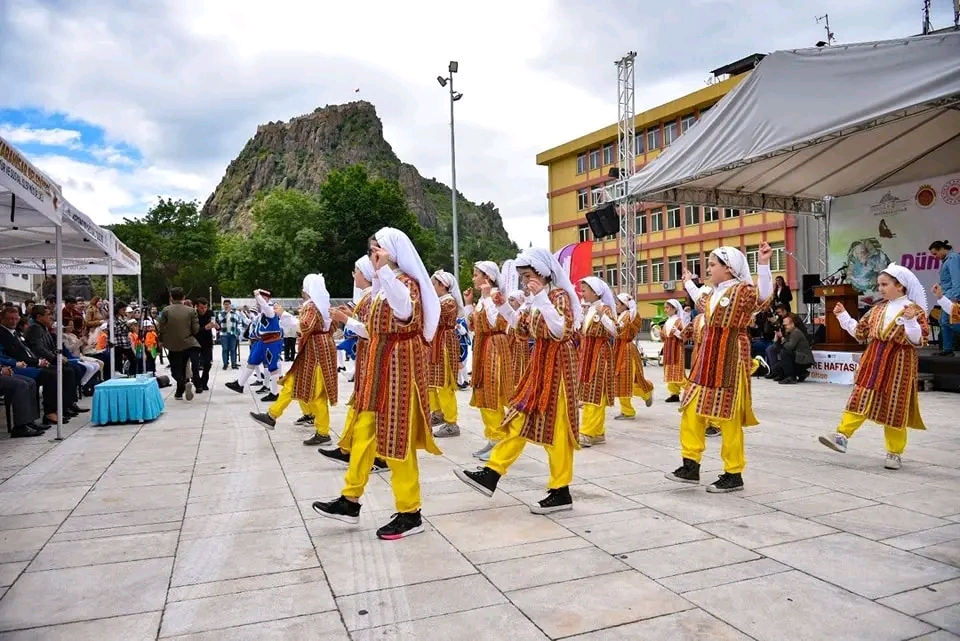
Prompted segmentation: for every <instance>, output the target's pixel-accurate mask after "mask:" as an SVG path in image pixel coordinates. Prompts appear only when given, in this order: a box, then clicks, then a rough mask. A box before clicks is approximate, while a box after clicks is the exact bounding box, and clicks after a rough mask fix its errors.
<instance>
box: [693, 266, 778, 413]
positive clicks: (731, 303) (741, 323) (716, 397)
mask: <svg viewBox="0 0 960 641" xmlns="http://www.w3.org/2000/svg"><path fill="white" fill-rule="evenodd" d="M715 296H719V297H720V298H719V300H718V301H717V305H716V307H715V308H714V309H713V311H711V310H710V299H711V298H712V297H715ZM701 298H702V300H701V301H700V302H699V303H698V304H699V305H702V308H703V309H704V312H703V314H702V316H704V321H703V322H704V330H703V340H702V341H701V343H700V349H699V350H698V351H697V358H696V360H695V361H694V362H693V363H692V365H691V368H690V376H689V380H688V383H687V385H686V387H684V389H683V396H682V397H681V398H680V406H681V407H686V406H687V404H688V403H690V402H691V401H692V400H693V398H694V397H695V396H696V398H697V408H696V411H697V414H698V415H700V416H703V417H706V418H715V419H720V420H729V419H732V418H738V419H739V420H740V421H741V423H742V425H743V426H750V425H757V419H756V416H754V414H753V407H752V402H751V398H750V367H751V359H750V336H749V334H748V332H747V328H748V327H749V326H750V322H751V321H752V319H753V316H754V314H756V313H757V311H759V310H760V309H763V308H766V307H768V306H769V305H770V302H771V300H772V297H771V299H770V300H765V301H761V300H759V296H758V290H757V288H756V287H755V286H754V285H753V284H752V283H742V282H741V283H737V284H736V285H733V286H732V287H730V288H728V289H725V290H723V291H722V292H717V291H716V290H714V291H711V292H708V293H704V294H703V296H702V297H701ZM740 389H743V391H744V394H745V395H746V396H745V398H741V399H739V401H740V408H741V410H742V414H741V415H740V416H738V417H734V407H736V406H737V400H738V399H737V393H738V391H739V390H740Z"/></svg>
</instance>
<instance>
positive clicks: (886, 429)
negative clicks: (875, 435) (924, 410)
mask: <svg viewBox="0 0 960 641" xmlns="http://www.w3.org/2000/svg"><path fill="white" fill-rule="evenodd" d="M866 420H867V417H866V416H863V415H861V414H854V413H853V412H847V411H844V412H843V415H842V416H841V417H840V425H838V426H837V431H838V432H840V433H841V434H843V435H844V436H846V437H847V438H850V437H851V436H853V433H854V432H856V431H857V430H858V429H860V426H861V425H863V423H864V422H865V421H866ZM883 440H884V444H885V446H886V448H887V451H888V452H890V453H891V454H903V450H905V449H907V428H905V427H903V428H897V427H890V426H889V425H884V426H883Z"/></svg>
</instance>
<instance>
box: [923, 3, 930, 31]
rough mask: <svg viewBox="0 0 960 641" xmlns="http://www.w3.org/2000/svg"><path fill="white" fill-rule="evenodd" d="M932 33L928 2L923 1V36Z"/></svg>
mask: <svg viewBox="0 0 960 641" xmlns="http://www.w3.org/2000/svg"><path fill="white" fill-rule="evenodd" d="M932 31H933V24H931V23H930V0H923V30H922V33H923V35H927V34H929V33H930V32H932Z"/></svg>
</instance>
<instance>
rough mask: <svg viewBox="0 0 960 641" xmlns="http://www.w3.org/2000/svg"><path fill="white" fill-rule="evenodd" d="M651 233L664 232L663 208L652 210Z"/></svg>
mask: <svg viewBox="0 0 960 641" xmlns="http://www.w3.org/2000/svg"><path fill="white" fill-rule="evenodd" d="M650 231H663V207H658V208H656V209H651V210H650Z"/></svg>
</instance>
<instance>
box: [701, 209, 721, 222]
mask: <svg viewBox="0 0 960 641" xmlns="http://www.w3.org/2000/svg"><path fill="white" fill-rule="evenodd" d="M718 220H720V210H719V209H717V208H716V207H704V208H703V222H705V223H715V222H717V221H718Z"/></svg>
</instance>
